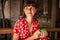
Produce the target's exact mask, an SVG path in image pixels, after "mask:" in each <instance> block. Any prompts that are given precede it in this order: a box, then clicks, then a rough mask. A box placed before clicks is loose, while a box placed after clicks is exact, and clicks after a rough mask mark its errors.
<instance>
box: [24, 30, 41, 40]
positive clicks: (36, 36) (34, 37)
mask: <svg viewBox="0 0 60 40" xmlns="http://www.w3.org/2000/svg"><path fill="white" fill-rule="evenodd" d="M39 35H40V32H39V30H37V31H36V32H35V33H34V34H33V35H32V36H30V37H28V38H26V39H25V40H34V39H37V38H38V37H39Z"/></svg>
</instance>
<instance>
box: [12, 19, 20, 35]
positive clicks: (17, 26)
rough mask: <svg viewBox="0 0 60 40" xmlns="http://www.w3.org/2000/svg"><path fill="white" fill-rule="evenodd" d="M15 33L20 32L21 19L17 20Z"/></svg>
mask: <svg viewBox="0 0 60 40" xmlns="http://www.w3.org/2000/svg"><path fill="white" fill-rule="evenodd" d="M13 33H16V34H19V33H20V20H17V21H16V23H15V24H14V27H13Z"/></svg>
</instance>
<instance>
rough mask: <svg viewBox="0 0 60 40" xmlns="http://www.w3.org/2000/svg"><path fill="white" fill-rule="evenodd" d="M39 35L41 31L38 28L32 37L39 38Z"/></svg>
mask: <svg viewBox="0 0 60 40" xmlns="http://www.w3.org/2000/svg"><path fill="white" fill-rule="evenodd" d="M39 35H40V31H39V30H37V31H36V32H35V33H34V34H33V35H32V38H33V39H37V38H38V37H39Z"/></svg>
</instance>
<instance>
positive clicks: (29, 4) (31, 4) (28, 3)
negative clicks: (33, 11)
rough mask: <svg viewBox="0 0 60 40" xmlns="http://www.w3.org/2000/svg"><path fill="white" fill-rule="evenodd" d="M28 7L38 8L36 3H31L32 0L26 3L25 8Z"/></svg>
mask: <svg viewBox="0 0 60 40" xmlns="http://www.w3.org/2000/svg"><path fill="white" fill-rule="evenodd" d="M26 6H33V7H35V8H37V6H36V2H34V1H31V0H28V1H25V2H24V6H23V7H26Z"/></svg>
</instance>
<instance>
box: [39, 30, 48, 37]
mask: <svg viewBox="0 0 60 40" xmlns="http://www.w3.org/2000/svg"><path fill="white" fill-rule="evenodd" d="M46 36H48V32H47V31H44V32H43V33H42V32H40V37H41V38H42V37H46Z"/></svg>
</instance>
